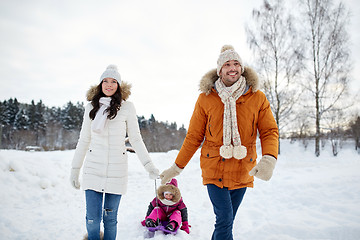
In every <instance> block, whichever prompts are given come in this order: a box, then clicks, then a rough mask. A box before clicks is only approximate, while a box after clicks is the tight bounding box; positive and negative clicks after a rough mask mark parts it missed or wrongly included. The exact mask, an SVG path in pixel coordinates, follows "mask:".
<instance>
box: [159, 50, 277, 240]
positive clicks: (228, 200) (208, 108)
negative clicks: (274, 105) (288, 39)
mask: <svg viewBox="0 0 360 240" xmlns="http://www.w3.org/2000/svg"><path fill="white" fill-rule="evenodd" d="M258 85H259V83H258V78H257V75H256V74H255V72H254V71H253V70H251V69H250V68H247V67H244V65H243V62H242V60H241V58H240V56H239V54H238V53H237V52H236V51H235V50H234V48H233V47H232V46H230V45H225V46H223V47H222V49H221V53H220V56H219V59H218V61H217V69H214V70H211V71H209V72H208V73H207V74H205V76H204V77H203V78H202V80H201V82H200V91H201V92H202V93H201V94H200V95H199V98H198V100H197V102H196V105H195V109H194V112H193V115H192V117H191V120H190V125H189V129H188V133H187V135H186V138H185V140H184V143H183V145H182V147H181V150H180V152H179V154H178V156H177V158H176V160H175V163H174V164H173V165H172V166H171V167H170V168H169V169H167V170H165V171H164V172H162V173H161V174H160V177H161V179H162V181H161V183H162V184H165V183H166V182H168V181H170V180H171V179H172V178H173V177H175V176H177V175H178V174H180V173H181V171H182V170H183V168H184V167H185V166H186V165H187V163H188V162H189V161H190V159H191V157H192V156H193V155H194V153H195V152H196V150H197V149H198V148H199V146H200V145H201V143H202V142H203V141H204V138H205V141H204V143H203V146H202V149H201V156H200V167H201V170H202V177H203V184H204V185H206V186H207V190H208V194H209V197H210V200H211V202H212V205H213V208H214V213H215V215H216V223H215V230H214V232H213V235H212V239H213V240H231V239H233V236H232V228H233V220H234V219H235V215H236V212H237V209H238V207H239V206H240V203H241V201H242V199H243V196H244V194H245V191H246V188H247V187H253V181H254V177H253V176H256V177H258V178H260V179H262V180H266V181H267V180H269V179H270V178H271V176H272V173H273V170H274V167H275V164H276V158H277V155H278V135H279V133H278V128H277V125H276V122H275V120H274V117H273V115H272V112H271V109H270V104H269V101H268V100H267V99H266V97H265V95H264V93H262V92H261V91H259V90H258ZM257 131H258V132H259V134H260V141H261V149H262V158H261V160H260V161H259V163H258V164H256V158H257V154H256V137H257Z"/></svg>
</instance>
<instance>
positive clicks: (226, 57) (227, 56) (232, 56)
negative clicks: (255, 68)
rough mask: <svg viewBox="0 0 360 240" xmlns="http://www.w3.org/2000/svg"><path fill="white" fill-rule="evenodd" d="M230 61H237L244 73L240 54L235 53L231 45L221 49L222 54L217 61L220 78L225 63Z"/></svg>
mask: <svg viewBox="0 0 360 240" xmlns="http://www.w3.org/2000/svg"><path fill="white" fill-rule="evenodd" d="M230 60H236V61H238V62H239V63H240V65H241V73H243V72H244V64H243V62H242V60H241V58H240V56H239V54H238V53H237V52H235V49H234V47H233V46H231V45H224V46H223V47H222V48H221V52H220V56H219V58H218V60H217V69H216V70H217V71H216V72H217V75H218V76H220V75H219V74H220V71H221V68H222V66H223V65H224V63H226V62H227V61H230Z"/></svg>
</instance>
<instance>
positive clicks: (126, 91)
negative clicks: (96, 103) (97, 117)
mask: <svg viewBox="0 0 360 240" xmlns="http://www.w3.org/2000/svg"><path fill="white" fill-rule="evenodd" d="M97 86H98V85H93V86H91V87H90V89H89V90H88V91H87V92H86V100H88V101H91V100H92V99H93V98H94V96H95V95H96V94H97ZM120 88H121V96H122V100H124V101H126V100H127V99H128V98H129V96H130V94H131V84H129V83H127V82H124V81H121V84H120Z"/></svg>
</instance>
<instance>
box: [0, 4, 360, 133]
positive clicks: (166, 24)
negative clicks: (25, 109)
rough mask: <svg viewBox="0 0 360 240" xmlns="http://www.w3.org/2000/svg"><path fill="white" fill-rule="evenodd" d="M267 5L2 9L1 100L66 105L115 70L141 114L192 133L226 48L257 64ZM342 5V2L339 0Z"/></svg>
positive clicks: (357, 11) (358, 58)
mask: <svg viewBox="0 0 360 240" xmlns="http://www.w3.org/2000/svg"><path fill="white" fill-rule="evenodd" d="M262 2H263V1H262V0H253V1H239V0H225V1H215V0H198V1H192V0H182V1H175V0H152V1H146V0H143V1H141V0H133V1H118V0H108V1H96V0H77V1H73V0H62V1H47V0H32V1H27V0H12V1H4V0H1V1H0V35H1V38H0V66H1V67H0V101H3V100H7V99H9V98H15V97H16V98H17V99H18V101H20V102H22V103H30V102H31V100H34V101H35V102H38V101H39V100H40V99H41V100H42V101H43V103H44V104H45V105H46V106H49V107H51V106H60V107H61V106H63V105H65V104H66V103H67V102H68V101H72V102H73V103H74V102H77V101H80V102H85V93H86V91H87V89H88V88H89V87H90V86H91V85H95V84H98V83H99V77H100V75H101V74H102V72H103V71H104V70H105V68H106V66H107V65H108V64H116V65H118V67H119V72H120V75H121V77H122V79H123V80H124V81H126V82H129V83H131V84H132V95H131V97H130V99H129V100H130V101H132V102H134V104H135V107H136V109H137V114H138V115H143V116H144V117H145V118H149V117H150V115H151V114H154V116H155V118H156V119H157V120H160V121H169V122H174V121H176V122H177V123H178V126H180V125H181V124H184V125H185V127H186V128H187V126H188V122H189V119H190V117H191V114H192V111H193V107H194V104H195V101H196V99H197V96H198V93H199V92H198V84H199V80H200V79H201V77H202V76H203V75H204V74H205V73H206V72H207V71H208V70H210V69H212V68H215V67H216V60H217V58H218V55H219V53H220V48H221V46H222V45H224V44H231V45H233V46H234V47H235V49H236V50H237V52H238V53H239V54H240V56H241V57H242V59H243V60H244V62H245V63H247V64H250V65H251V61H252V57H251V55H252V52H251V50H250V48H249V46H248V44H247V42H246V35H245V30H244V24H245V23H246V22H249V21H250V19H251V18H250V17H251V13H252V10H253V9H254V8H259V6H261V4H262ZM335 2H337V0H335ZM343 2H344V3H345V4H346V6H347V8H348V9H350V10H351V13H352V19H351V20H352V22H351V25H350V30H349V34H350V41H351V44H352V45H351V46H350V47H351V53H352V59H353V63H354V71H353V73H352V75H353V82H352V85H351V86H352V89H355V90H358V89H359V88H360V79H359V77H358V76H359V75H360V46H359V43H360V33H359V31H358V30H357V25H358V23H360V21H359V18H360V17H359V16H360V7H359V4H358V3H356V1H355V0H346V1H343Z"/></svg>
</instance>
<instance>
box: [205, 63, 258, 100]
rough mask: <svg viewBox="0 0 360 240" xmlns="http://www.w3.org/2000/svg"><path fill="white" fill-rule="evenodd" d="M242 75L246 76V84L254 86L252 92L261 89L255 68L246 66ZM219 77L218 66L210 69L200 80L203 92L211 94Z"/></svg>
mask: <svg viewBox="0 0 360 240" xmlns="http://www.w3.org/2000/svg"><path fill="white" fill-rule="evenodd" d="M242 75H243V76H244V77H245V80H246V85H248V86H249V87H252V92H256V91H257V90H259V78H258V76H257V74H256V72H255V71H254V70H253V69H251V68H249V67H245V70H244V73H243V74H242ZM218 78H219V77H218V75H217V73H216V68H215V69H212V70H210V71H208V72H207V73H206V74H205V75H204V76H203V77H202V79H201V80H200V84H199V90H200V91H201V92H202V93H205V94H206V95H209V94H210V93H211V91H212V89H213V88H214V84H215V81H216V80H218Z"/></svg>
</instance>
